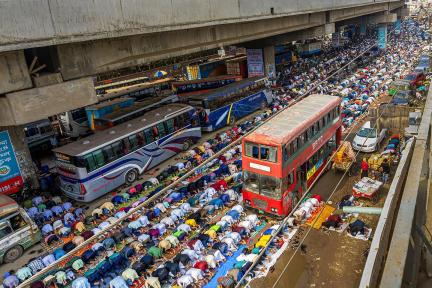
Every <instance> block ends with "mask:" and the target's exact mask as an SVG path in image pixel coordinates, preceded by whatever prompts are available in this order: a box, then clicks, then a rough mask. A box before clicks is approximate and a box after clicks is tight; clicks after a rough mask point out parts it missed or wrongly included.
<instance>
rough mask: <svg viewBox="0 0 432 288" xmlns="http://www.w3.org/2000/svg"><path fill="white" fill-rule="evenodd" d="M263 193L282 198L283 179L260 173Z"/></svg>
mask: <svg viewBox="0 0 432 288" xmlns="http://www.w3.org/2000/svg"><path fill="white" fill-rule="evenodd" d="M260 184H261V185H260V186H261V193H260V194H262V195H264V196H268V197H272V198H275V199H279V198H281V184H282V183H281V179H278V178H274V177H271V176H265V175H260Z"/></svg>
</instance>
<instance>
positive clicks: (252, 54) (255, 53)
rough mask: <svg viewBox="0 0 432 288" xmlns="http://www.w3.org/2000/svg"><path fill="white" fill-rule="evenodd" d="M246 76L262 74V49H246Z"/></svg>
mask: <svg viewBox="0 0 432 288" xmlns="http://www.w3.org/2000/svg"><path fill="white" fill-rule="evenodd" d="M247 65H248V77H254V76H264V59H263V51H262V49H247Z"/></svg>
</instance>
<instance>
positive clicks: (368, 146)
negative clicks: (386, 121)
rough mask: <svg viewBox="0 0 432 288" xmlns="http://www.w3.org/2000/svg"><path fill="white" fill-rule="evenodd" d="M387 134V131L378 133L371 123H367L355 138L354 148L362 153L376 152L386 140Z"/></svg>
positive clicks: (383, 130) (382, 130)
mask: <svg viewBox="0 0 432 288" xmlns="http://www.w3.org/2000/svg"><path fill="white" fill-rule="evenodd" d="M386 133H387V129H381V131H378V129H377V128H373V127H372V124H371V121H367V122H366V123H364V124H363V126H362V127H361V128H360V130H359V131H358V132H357V134H356V136H355V137H354V140H353V145H352V147H353V148H354V150H357V151H361V152H375V151H376V150H377V149H378V147H379V144H380V143H381V142H382V141H383V140H384V138H385V135H386Z"/></svg>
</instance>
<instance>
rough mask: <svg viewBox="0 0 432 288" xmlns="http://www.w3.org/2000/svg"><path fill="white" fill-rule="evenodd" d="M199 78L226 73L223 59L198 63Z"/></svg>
mask: <svg viewBox="0 0 432 288" xmlns="http://www.w3.org/2000/svg"><path fill="white" fill-rule="evenodd" d="M198 73H199V78H198V79H202V78H208V77H214V76H219V75H225V74H226V66H225V61H224V60H217V61H212V62H208V63H204V64H200V65H199V72H198Z"/></svg>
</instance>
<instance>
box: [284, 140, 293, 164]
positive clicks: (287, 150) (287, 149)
mask: <svg viewBox="0 0 432 288" xmlns="http://www.w3.org/2000/svg"><path fill="white" fill-rule="evenodd" d="M291 155H292V154H291V151H290V145H289V144H287V145H285V146H284V153H283V160H284V161H288V159H289V157H290V156H291Z"/></svg>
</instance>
